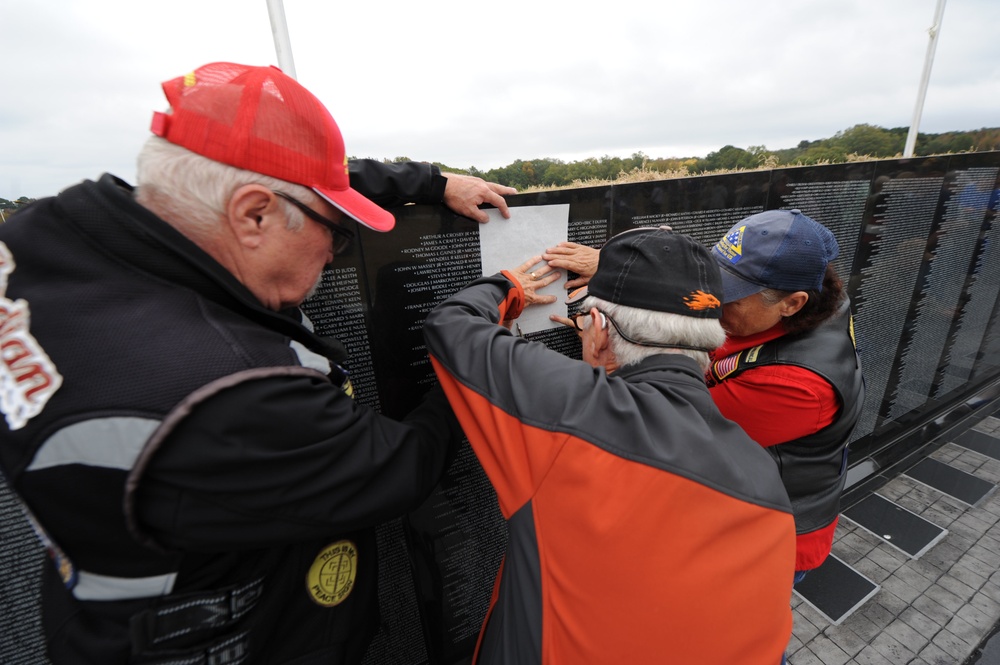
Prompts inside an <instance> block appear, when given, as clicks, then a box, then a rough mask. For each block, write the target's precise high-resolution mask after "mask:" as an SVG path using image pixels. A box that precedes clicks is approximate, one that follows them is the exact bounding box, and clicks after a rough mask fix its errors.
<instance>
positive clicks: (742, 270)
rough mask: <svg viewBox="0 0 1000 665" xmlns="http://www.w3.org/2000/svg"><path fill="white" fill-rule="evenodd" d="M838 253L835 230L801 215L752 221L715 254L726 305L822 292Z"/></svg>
mask: <svg viewBox="0 0 1000 665" xmlns="http://www.w3.org/2000/svg"><path fill="white" fill-rule="evenodd" d="M839 253H840V247H839V245H837V239H836V238H834V237H833V233H831V232H830V229H828V228H826V227H825V226H823V225H822V224H820V223H819V222H817V221H816V220H814V219H812V218H811V217H806V216H805V215H803V214H802V212H801V211H799V210H768V211H766V212H762V213H758V214H756V215H750V216H749V217H747V218H745V219H743V220H741V221H739V222H737V223H736V225H735V226H733V228H731V229H729V231H728V232H727V233H726V235H725V236H723V237H722V239H721V240H720V241H719V242H717V243H716V244H715V246H714V247H713V248H712V255H713V256H714V257H715V260H716V262H717V263H718V264H719V268H720V269H721V270H720V271H721V273H722V291H723V299H722V302H724V303H730V302H733V301H734V300H740V299H742V298H746V297H747V296H750V295H753V294H754V293H759V292H761V291H763V290H764V289H777V290H779V291H822V290H823V277H824V275H825V274H826V266H827V264H829V263H830V261H832V260H834V259H835V258H837V255H838V254H839Z"/></svg>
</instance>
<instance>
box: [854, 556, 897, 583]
mask: <svg viewBox="0 0 1000 665" xmlns="http://www.w3.org/2000/svg"><path fill="white" fill-rule="evenodd" d="M852 566H853V567H854V569H855V570H856V571H858V572H859V573H861V574H862V575H864V576H865V577H867V578H868V579H870V580H871V581H872V582H875V584H882V582H883V581H884V580H886V579H887V578H888V577H889V575H891V574H892V571H890V570H886V569H885V568H883V567H882V566H880V565H878V564H877V563H875V562H874V561H872V560H871V559H870V558H869V557H863V558H861V559H858V561H856V562H855V563H853V564H852Z"/></svg>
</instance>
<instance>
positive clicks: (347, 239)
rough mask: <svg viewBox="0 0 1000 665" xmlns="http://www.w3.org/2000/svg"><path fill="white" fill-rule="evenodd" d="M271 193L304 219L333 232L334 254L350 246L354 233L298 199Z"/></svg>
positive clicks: (281, 193)
mask: <svg viewBox="0 0 1000 665" xmlns="http://www.w3.org/2000/svg"><path fill="white" fill-rule="evenodd" d="M273 191H274V193H275V194H276V195H278V196H280V197H281V198H283V199H285V200H286V201H288V202H289V203H291V204H292V205H293V206H295V207H296V208H298V209H299V210H301V211H302V212H303V214H305V216H306V217H308V218H309V219H311V220H312V221H314V222H316V223H318V224H322V225H323V226H325V227H326V228H328V229H330V230H331V231H333V253H334V254H340V253H342V252H343V251H344V250H345V249H347V246H348V245H350V244H351V241H352V240H354V232H353V231H351V230H350V229H345V228H344V227H343V226H341V225H340V224H338V223H337V222H335V221H333V220H332V219H327V218H326V217H324V216H323V215H321V214H319V213H318V212H316V211H315V210H313V209H312V208H310V207H309V206H307V205H306V204H305V203H303V202H302V201H299V200H298V199H296V198H294V197H292V196H289V195H288V194H285V193H284V192H279V191H277V190H273Z"/></svg>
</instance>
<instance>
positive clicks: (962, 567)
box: [938, 557, 993, 597]
mask: <svg viewBox="0 0 1000 665" xmlns="http://www.w3.org/2000/svg"><path fill="white" fill-rule="evenodd" d="M984 573H985V574H984ZM948 574H949V575H950V576H951V577H954V578H955V579H957V580H958V581H960V582H962V583H963V584H965V585H966V586H968V587H970V588H972V589H974V590H976V591H978V590H979V589H982V588H983V585H984V584H986V582H987V581H988V580H989V578H990V575H992V574H993V571H991V570H987V566H986V564H984V563H982V562H981V561H976V560H975V559H970V558H969V557H962V559H960V560H959V561H958V562H957V563H955V565H954V566H952V567H951V570H950V571H949V573H948ZM938 583H939V584H940V583H941V582H940V580H938ZM942 586H944V585H942ZM970 597H971V596H970Z"/></svg>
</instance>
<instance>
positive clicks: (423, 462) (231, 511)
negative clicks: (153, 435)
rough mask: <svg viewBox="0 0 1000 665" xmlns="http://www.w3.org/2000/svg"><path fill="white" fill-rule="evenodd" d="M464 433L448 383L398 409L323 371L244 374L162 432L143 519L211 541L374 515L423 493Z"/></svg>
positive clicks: (269, 536)
mask: <svg viewBox="0 0 1000 665" xmlns="http://www.w3.org/2000/svg"><path fill="white" fill-rule="evenodd" d="M461 436H462V435H461V429H460V428H459V426H458V421H457V420H456V419H455V417H454V414H453V413H452V411H451V408H450V407H449V406H448V403H447V401H446V399H445V397H444V394H443V393H442V391H441V389H440V387H435V388H434V389H432V390H431V391H430V392H429V393H428V395H427V397H426V398H425V400H424V401H423V403H422V404H421V405H420V406H418V407H417V408H416V409H414V410H413V411H412V412H411V413H410V414H409V415H408V416H407V417H406V418H404V419H403V420H402V421H395V420H392V419H390V418H387V417H385V416H381V415H379V414H378V413H376V412H375V411H373V410H372V409H370V408H368V407H366V406H363V405H359V404H357V403H355V402H354V401H353V400H352V399H351V398H350V397H348V396H347V395H345V394H344V393H343V392H342V391H341V390H340V389H339V388H336V387H334V386H333V385H331V384H330V383H329V382H328V381H326V380H325V379H323V377H322V376H321V375H319V374H318V373H317V374H316V376H315V377H310V376H298V377H284V378H265V379H259V380H253V381H246V382H243V383H240V384H238V385H235V386H233V387H230V388H227V389H225V390H223V391H221V392H219V393H217V394H215V395H214V396H212V397H210V398H208V399H207V400H205V401H204V402H202V403H200V404H198V405H197V406H195V407H194V408H192V409H191V411H190V413H188V414H187V415H186V416H185V417H184V418H182V419H180V420H179V421H178V422H177V423H176V425H175V426H174V427H173V429H172V431H171V432H170V433H169V435H168V436H167V438H165V439H164V440H163V443H162V445H161V446H160V449H159V450H158V451H157V452H156V453H155V455H154V457H153V458H152V460H151V463H150V465H149V467H148V469H147V470H146V471H145V474H144V475H143V477H142V480H141V483H140V486H139V489H138V491H137V499H136V507H137V511H138V516H139V523H140V528H141V529H142V531H143V532H145V533H146V534H147V535H149V536H152V537H153V539H154V540H156V541H157V542H159V543H160V544H161V545H165V546H167V547H177V548H184V549H201V550H207V551H212V550H214V549H216V548H220V547H224V548H233V547H248V548H254V547H265V546H267V545H270V544H273V543H274V542H275V541H288V542H294V541H297V540H303V539H310V538H316V537H324V536H326V535H335V534H337V533H342V532H344V531H350V530H355V529H360V528H367V527H371V526H375V525H377V524H379V523H381V522H384V521H386V520H388V519H391V518H394V517H398V516H400V515H402V514H404V513H406V512H408V511H411V510H413V509H415V508H416V507H417V506H419V505H420V503H421V502H422V501H423V500H424V499H425V498H426V497H427V496H428V495H429V494H430V492H431V490H432V489H433V487H434V486H435V485H436V484H437V482H438V480H439V479H440V478H441V476H442V474H443V473H444V471H445V470H446V468H447V466H448V464H449V463H450V462H451V460H452V458H453V456H454V454H455V450H456V448H457V445H458V443H459V441H461Z"/></svg>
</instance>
